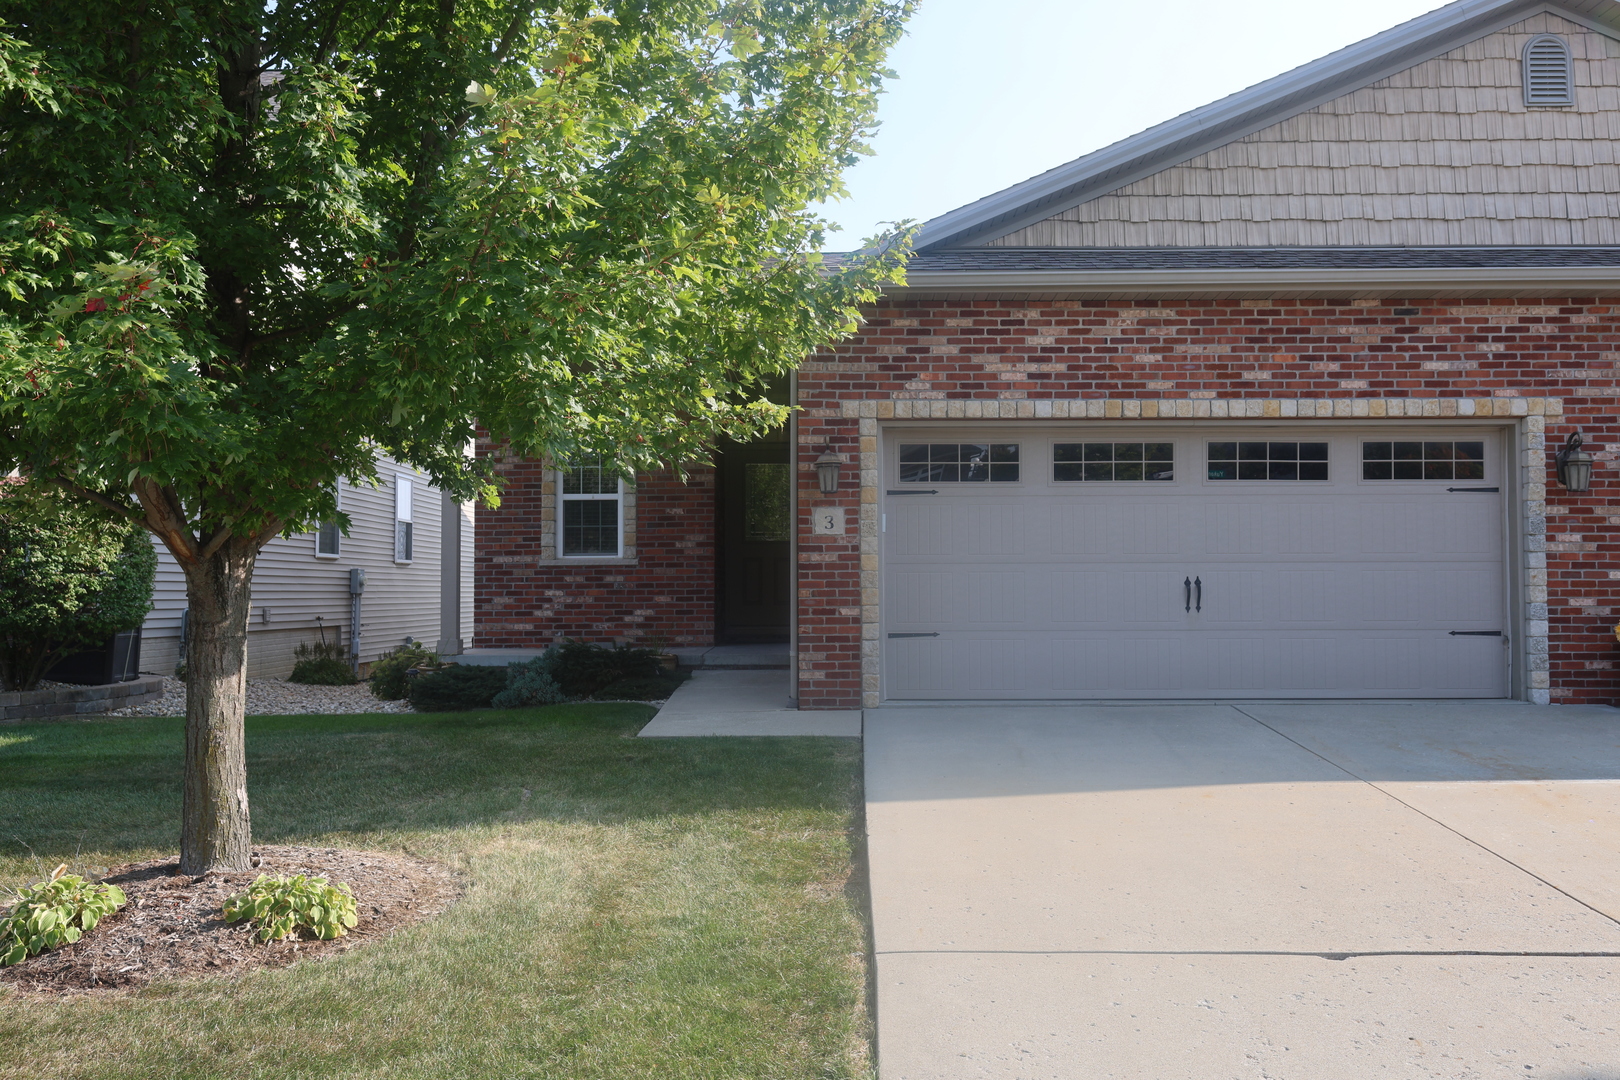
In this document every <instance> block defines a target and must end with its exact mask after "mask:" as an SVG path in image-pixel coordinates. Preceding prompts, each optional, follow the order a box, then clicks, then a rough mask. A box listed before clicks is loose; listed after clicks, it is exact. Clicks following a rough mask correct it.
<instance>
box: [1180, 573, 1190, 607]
mask: <svg viewBox="0 0 1620 1080" xmlns="http://www.w3.org/2000/svg"><path fill="white" fill-rule="evenodd" d="M1181 587H1182V589H1183V590H1184V591H1185V592H1186V594H1187V595H1186V597H1185V599H1186V601H1187V614H1189V615H1191V614H1192V578H1182V579H1181Z"/></svg>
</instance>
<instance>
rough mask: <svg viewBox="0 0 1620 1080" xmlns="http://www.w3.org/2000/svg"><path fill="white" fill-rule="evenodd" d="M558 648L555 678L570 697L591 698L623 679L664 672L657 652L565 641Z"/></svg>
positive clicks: (553, 672) (552, 674)
mask: <svg viewBox="0 0 1620 1080" xmlns="http://www.w3.org/2000/svg"><path fill="white" fill-rule="evenodd" d="M555 648H556V650H557V659H556V661H555V662H554V663H553V665H552V668H551V677H552V678H553V679H555V680H556V681H557V685H558V686H560V687H562V691H563V693H565V694H567V695H568V696H569V697H576V698H583V697H590V696H592V695H594V694H595V693H597V692H598V691H599V690H601V689H602V688H603V687H605V686H607V685H608V684H610V683H615V682H618V681H619V680H620V679H652V678H657V677H658V676H659V675H660V674H661V673H662V672H663V670H664V669H663V665H662V664H661V663H660V662H659V660H658V652H657V650H656V649H638V648H634V647H630V646H614V647H613V648H611V649H604V648H603V647H602V646H600V645H592V644H590V643H589V642H584V641H565V642H563V643H562V644H561V645H558V646H555Z"/></svg>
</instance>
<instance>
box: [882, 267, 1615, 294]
mask: <svg viewBox="0 0 1620 1080" xmlns="http://www.w3.org/2000/svg"><path fill="white" fill-rule="evenodd" d="M1009 292H1011V293H1040V294H1058V293H1063V294H1076V295H1085V296H1127V295H1129V296H1143V297H1146V296H1185V297H1189V298H1193V297H1206V296H1228V295H1247V296H1283V295H1289V296H1305V295H1309V296H1327V295H1343V296H1390V295H1401V296H1417V295H1429V296H1440V295H1458V294H1467V295H1491V296H1508V295H1527V294H1540V295H1550V296H1557V295H1565V296H1567V295H1576V296H1591V295H1595V294H1600V293H1601V294H1616V293H1620V267H1523V266H1515V267H1452V268H1443V269H1435V268H1411V269H1407V268H1389V267H1382V268H1372V269H1344V268H1338V267H1335V268H1324V269H1300V268H1297V267H1295V268H1278V269H1258V270H1257V269H1241V270H1214V269H1178V270H913V271H909V272H908V273H907V274H906V283H905V284H904V285H901V286H889V287H888V288H886V289H884V293H885V295H895V296H908V295H915V294H919V293H950V294H964V293H967V294H975V295H995V294H999V293H1009Z"/></svg>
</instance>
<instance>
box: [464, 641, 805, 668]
mask: <svg viewBox="0 0 1620 1080" xmlns="http://www.w3.org/2000/svg"><path fill="white" fill-rule="evenodd" d="M542 651H544V650H541V649H468V650H467V651H466V652H464V653H462V654H461V655H459V656H447V657H445V659H446V660H454V661H455V662H456V663H458V664H482V665H486V666H490V667H503V666H505V665H507V664H521V663H523V662H525V661H527V660H533V659H534V658H535V657H537V656H539V655H540V653H541V652H542ZM669 652H671V653H672V654H674V655H675V656H676V657H678V658H679V659H680V662H681V667H684V668H709V669H713V668H719V669H721V670H730V671H786V670H788V668H789V666H790V664H789V654H788V647H787V645H786V644H780V645H695V646H692V647H691V648H686V649H670V650H669Z"/></svg>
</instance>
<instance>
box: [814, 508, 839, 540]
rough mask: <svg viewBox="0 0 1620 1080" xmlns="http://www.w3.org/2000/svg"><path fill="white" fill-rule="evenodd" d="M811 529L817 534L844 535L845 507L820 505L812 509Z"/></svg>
mask: <svg viewBox="0 0 1620 1080" xmlns="http://www.w3.org/2000/svg"><path fill="white" fill-rule="evenodd" d="M810 531H811V532H813V533H815V534H816V535H817V536H843V535H844V508H843V507H842V506H818V507H816V508H814V509H813V510H811V511H810Z"/></svg>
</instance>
